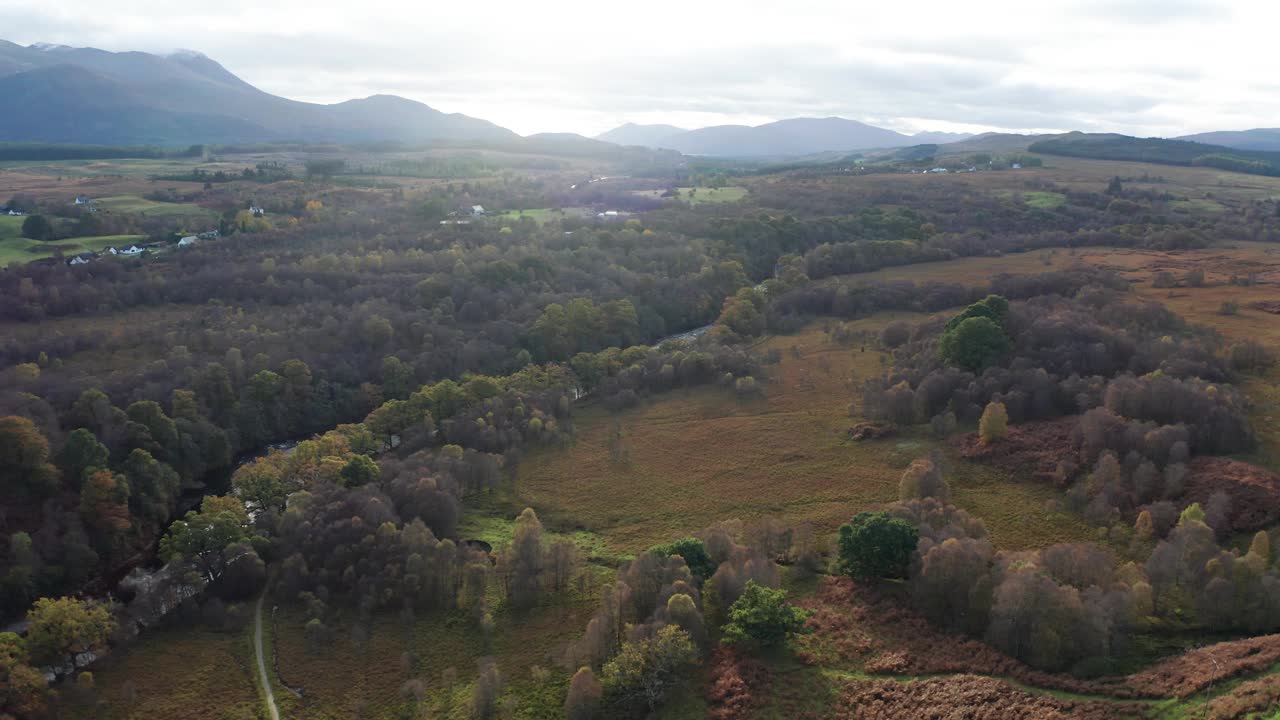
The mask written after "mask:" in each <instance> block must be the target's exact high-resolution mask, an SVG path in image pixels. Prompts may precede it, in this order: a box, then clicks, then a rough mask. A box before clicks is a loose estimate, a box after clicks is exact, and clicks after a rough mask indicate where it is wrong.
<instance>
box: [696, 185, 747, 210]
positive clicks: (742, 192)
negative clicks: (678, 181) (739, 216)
mask: <svg viewBox="0 0 1280 720" xmlns="http://www.w3.org/2000/svg"><path fill="white" fill-rule="evenodd" d="M746 196H747V189H746V188H745V187H742V186H740V185H730V186H728V187H722V188H710V187H699V188H693V187H682V188H680V198H681V199H682V200H685V201H687V202H688V203H690V204H691V205H701V204H703V203H728V202H738V201H739V200H741V199H743V198H745V197H746Z"/></svg>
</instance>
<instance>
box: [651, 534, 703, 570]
mask: <svg viewBox="0 0 1280 720" xmlns="http://www.w3.org/2000/svg"><path fill="white" fill-rule="evenodd" d="M649 552H651V553H654V554H657V555H667V556H671V555H679V556H680V557H682V558H684V564H685V565H688V566H689V572H691V573H693V576H694V577H695V578H698V579H699V580H705V579H707V578H709V577H711V574H712V573H714V572H715V571H716V563H714V562H712V561H711V556H710V555H708V554H707V546H706V545H705V544H703V542H702V541H701V540H699V539H697V538H692V537H686V538H680V539H679V540H676V541H675V542H671V543H667V544H666V545H655V546H653V547H651V548H649Z"/></svg>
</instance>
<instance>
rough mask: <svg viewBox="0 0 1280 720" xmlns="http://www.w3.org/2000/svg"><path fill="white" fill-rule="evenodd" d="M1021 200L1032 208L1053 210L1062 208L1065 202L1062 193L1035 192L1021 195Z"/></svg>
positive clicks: (1065, 197)
mask: <svg viewBox="0 0 1280 720" xmlns="http://www.w3.org/2000/svg"><path fill="white" fill-rule="evenodd" d="M1023 199H1024V200H1026V201H1027V204H1028V205H1030V206H1031V207H1033V208H1040V209H1041V210H1053V209H1054V208H1059V207H1062V205H1063V204H1064V203H1065V202H1066V201H1067V196H1066V195H1063V194H1062V193H1056V192H1043V191H1037V192H1029V193H1023Z"/></svg>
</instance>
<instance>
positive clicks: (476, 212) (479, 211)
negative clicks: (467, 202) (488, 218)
mask: <svg viewBox="0 0 1280 720" xmlns="http://www.w3.org/2000/svg"><path fill="white" fill-rule="evenodd" d="M481 215H484V206H483V205H472V206H471V216H472V217H480V216H481Z"/></svg>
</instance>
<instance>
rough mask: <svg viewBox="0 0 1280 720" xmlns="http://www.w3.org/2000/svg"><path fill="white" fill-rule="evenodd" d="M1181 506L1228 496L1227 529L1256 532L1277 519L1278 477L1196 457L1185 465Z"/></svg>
mask: <svg viewBox="0 0 1280 720" xmlns="http://www.w3.org/2000/svg"><path fill="white" fill-rule="evenodd" d="M1187 469H1188V470H1190V474H1189V475H1188V477H1187V494H1186V497H1185V500H1184V501H1185V502H1187V503H1192V502H1198V503H1201V504H1205V505H1207V504H1208V502H1209V498H1210V497H1212V496H1213V494H1214V493H1217V492H1225V493H1227V494H1228V495H1230V496H1231V512H1230V513H1229V518H1230V520H1231V528H1232V530H1235V531H1237V532H1239V531H1243V530H1257V529H1259V528H1262V527H1265V526H1267V525H1270V524H1272V523H1274V522H1275V521H1276V520H1277V519H1280V475H1277V474H1276V473H1274V472H1272V471H1270V470H1267V469H1265V468H1261V467H1258V466H1257V465H1251V464H1249V463H1246V462H1241V461H1239V460H1232V459H1230V458H1225V457H1196V458H1192V459H1191V462H1190V463H1188V464H1187Z"/></svg>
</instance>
